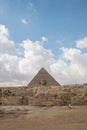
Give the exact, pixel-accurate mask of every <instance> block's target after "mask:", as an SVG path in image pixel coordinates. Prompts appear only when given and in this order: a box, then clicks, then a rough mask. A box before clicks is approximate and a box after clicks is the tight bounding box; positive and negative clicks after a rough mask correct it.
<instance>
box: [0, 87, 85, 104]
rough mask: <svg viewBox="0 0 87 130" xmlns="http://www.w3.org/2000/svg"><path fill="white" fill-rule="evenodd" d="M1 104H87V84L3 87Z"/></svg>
mask: <svg viewBox="0 0 87 130" xmlns="http://www.w3.org/2000/svg"><path fill="white" fill-rule="evenodd" d="M0 103H1V105H38V106H54V105H68V104H69V103H71V104H72V105H87V86H86V85H79V86H77V85H74V86H61V87H60V86H50V87H45V86H40V87H34V88H28V87H19V88H1V91H0Z"/></svg>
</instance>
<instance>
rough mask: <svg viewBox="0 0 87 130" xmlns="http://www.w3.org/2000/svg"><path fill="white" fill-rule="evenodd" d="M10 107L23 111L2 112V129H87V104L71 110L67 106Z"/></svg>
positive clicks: (0, 118)
mask: <svg viewBox="0 0 87 130" xmlns="http://www.w3.org/2000/svg"><path fill="white" fill-rule="evenodd" d="M4 109H9V108H8V107H7V108H6V107H5V108H4ZM10 109H15V110H13V111H14V112H15V113H18V112H16V111H17V110H18V111H19V113H20V109H23V111H22V110H21V113H20V114H18V115H17V114H16V115H15V114H13V113H14V112H13V113H10V114H9V113H7V114H5V115H2V114H0V130H87V106H72V109H71V110H69V108H68V107H67V106H54V107H29V106H28V107H27V106H25V107H24V106H23V107H21V106H20V107H16V108H15V107H10ZM24 111H26V112H24Z"/></svg>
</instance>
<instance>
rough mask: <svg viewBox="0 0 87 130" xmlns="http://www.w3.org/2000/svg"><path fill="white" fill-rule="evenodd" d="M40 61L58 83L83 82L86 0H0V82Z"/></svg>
mask: <svg viewBox="0 0 87 130" xmlns="http://www.w3.org/2000/svg"><path fill="white" fill-rule="evenodd" d="M42 67H44V68H45V69H46V70H47V71H48V72H49V73H50V74H51V75H52V76H53V77H54V78H55V79H56V80H57V81H58V82H59V83H60V84H61V85H64V84H83V83H87V0H0V86H17V85H27V84H28V83H29V82H30V81H31V80H32V78H33V77H34V76H35V74H37V72H38V71H39V70H40V69H41V68H42Z"/></svg>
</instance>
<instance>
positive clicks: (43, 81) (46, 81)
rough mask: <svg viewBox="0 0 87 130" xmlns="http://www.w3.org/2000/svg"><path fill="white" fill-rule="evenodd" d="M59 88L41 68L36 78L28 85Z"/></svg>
mask: <svg viewBox="0 0 87 130" xmlns="http://www.w3.org/2000/svg"><path fill="white" fill-rule="evenodd" d="M41 85H43V86H60V84H59V83H58V82H57V81H56V80H55V79H54V78H53V77H52V76H51V75H50V74H49V73H48V72H47V71H46V70H45V69H44V68H41V69H40V71H39V72H38V73H37V74H36V76H35V77H34V78H33V79H32V80H31V82H30V83H29V84H28V87H35V86H41Z"/></svg>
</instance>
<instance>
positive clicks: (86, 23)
mask: <svg viewBox="0 0 87 130" xmlns="http://www.w3.org/2000/svg"><path fill="white" fill-rule="evenodd" d="M21 19H25V20H26V21H27V24H26V25H25V24H24V25H23V23H21ZM0 23H2V24H5V25H6V26H7V27H8V28H9V31H10V33H11V35H10V38H11V39H13V40H15V41H16V42H20V41H22V40H24V39H27V38H29V39H31V40H38V39H40V38H41V37H42V36H43V35H45V36H46V37H48V39H49V42H48V44H47V45H45V46H46V47H48V48H51V47H52V49H53V51H54V52H55V51H56V48H58V47H59V48H60V47H62V46H65V47H68V46H69V47H73V46H74V45H75V44H74V42H75V40H77V39H79V38H83V37H85V36H86V35H87V29H86V28H87V1H86V0H0ZM56 41H60V42H56ZM61 42H62V43H61ZM58 43H59V44H58ZM54 44H55V46H54ZM55 53H56V52H55Z"/></svg>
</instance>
